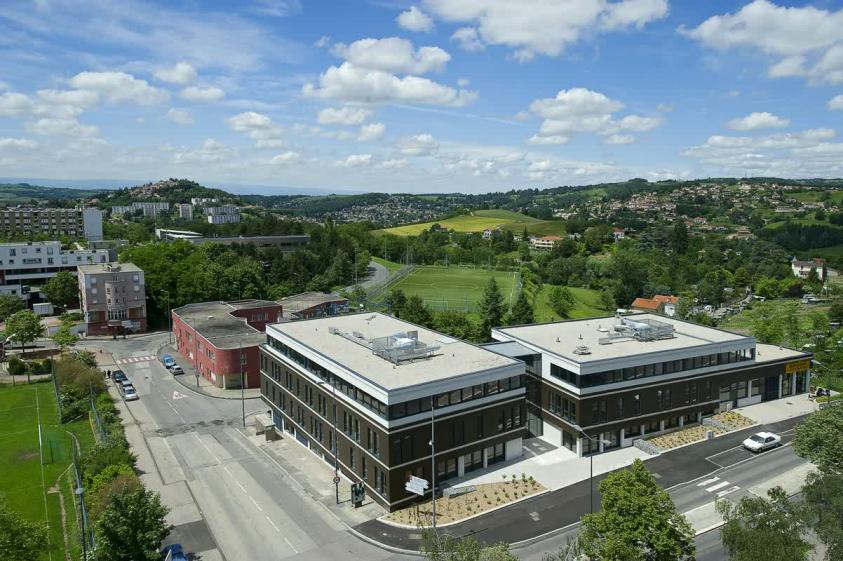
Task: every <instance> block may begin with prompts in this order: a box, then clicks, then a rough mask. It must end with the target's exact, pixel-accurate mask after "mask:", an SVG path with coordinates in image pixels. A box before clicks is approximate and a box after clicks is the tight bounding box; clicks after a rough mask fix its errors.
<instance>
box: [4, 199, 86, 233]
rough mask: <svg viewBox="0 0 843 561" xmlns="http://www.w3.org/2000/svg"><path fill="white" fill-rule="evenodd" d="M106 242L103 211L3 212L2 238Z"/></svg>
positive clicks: (13, 209) (28, 209)
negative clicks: (81, 239) (58, 238)
mask: <svg viewBox="0 0 843 561" xmlns="http://www.w3.org/2000/svg"><path fill="white" fill-rule="evenodd" d="M39 234H44V235H48V236H55V237H58V236H70V237H74V238H82V237H84V238H85V239H86V240H92V241H98V240H101V239H102V211H101V210H99V209H97V208H86V207H77V208H31V207H7V208H5V209H3V210H0V235H3V236H6V237H16V236H34V235H39Z"/></svg>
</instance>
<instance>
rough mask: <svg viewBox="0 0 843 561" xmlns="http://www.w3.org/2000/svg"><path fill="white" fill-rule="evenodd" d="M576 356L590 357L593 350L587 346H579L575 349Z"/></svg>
mask: <svg viewBox="0 0 843 561" xmlns="http://www.w3.org/2000/svg"><path fill="white" fill-rule="evenodd" d="M574 354H575V355H590V354H591V349H589V348H588V347H587V346H585V345H577V347H576V348H575V349H574Z"/></svg>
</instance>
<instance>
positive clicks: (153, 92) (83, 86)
mask: <svg viewBox="0 0 843 561" xmlns="http://www.w3.org/2000/svg"><path fill="white" fill-rule="evenodd" d="M70 85H71V86H73V87H74V88H76V89H79V90H86V91H89V92H96V93H98V94H99V95H100V96H102V97H103V99H105V100H106V101H108V102H111V103H136V104H138V105H154V104H156V103H163V102H165V101H167V100H168V99H169V98H170V94H169V92H167V91H166V90H162V89H159V88H156V87H155V86H151V85H150V84H149V82H147V81H146V80H141V79H139V78H135V77H134V76H132V75H131V74H127V73H125V72H80V73H79V74H77V75H76V76H74V77H73V78H71V79H70Z"/></svg>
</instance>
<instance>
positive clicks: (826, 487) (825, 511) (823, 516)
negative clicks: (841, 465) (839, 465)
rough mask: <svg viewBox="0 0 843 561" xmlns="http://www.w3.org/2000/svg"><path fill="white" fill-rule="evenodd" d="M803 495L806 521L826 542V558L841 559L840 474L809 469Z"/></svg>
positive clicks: (842, 506) (842, 478)
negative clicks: (810, 470)
mask: <svg viewBox="0 0 843 561" xmlns="http://www.w3.org/2000/svg"><path fill="white" fill-rule="evenodd" d="M802 497H803V498H804V501H805V511H804V512H805V518H806V522H807V524H808V525H809V526H810V527H811V528H813V530H814V533H815V534H816V535H817V537H818V538H819V539H820V540H821V541H822V542H823V543H824V544H825V546H826V548H827V553H826V559H828V560H829V561H830V560H832V559H843V474H840V473H834V474H823V473H819V472H816V471H812V472H811V473H809V474H808V478H807V480H806V482H805V485H804V486H803V487H802Z"/></svg>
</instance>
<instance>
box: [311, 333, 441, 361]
mask: <svg viewBox="0 0 843 561" xmlns="http://www.w3.org/2000/svg"><path fill="white" fill-rule="evenodd" d="M328 333H330V334H332V335H339V336H340V337H343V338H345V339H348V340H349V341H352V342H353V343H357V344H358V345H360V346H362V347H366V348H367V349H369V350H371V351H372V353H374V354H376V355H378V356H379V357H381V358H383V359H384V360H388V361H389V362H391V363H393V364H400V363H402V362H407V361H412V360H418V359H422V358H430V357H431V356H433V355H434V354H435V353H436V351H438V350H439V347H438V346H430V345H427V344H425V343H422V342H421V341H419V332H418V331H407V332H400V333H394V334H392V335H388V336H386V337H376V338H374V339H366V338H365V337H364V336H363V334H362V333H360V332H359V331H353V332H351V333H348V332H346V331H343V330H341V329H339V328H337V327H328Z"/></svg>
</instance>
